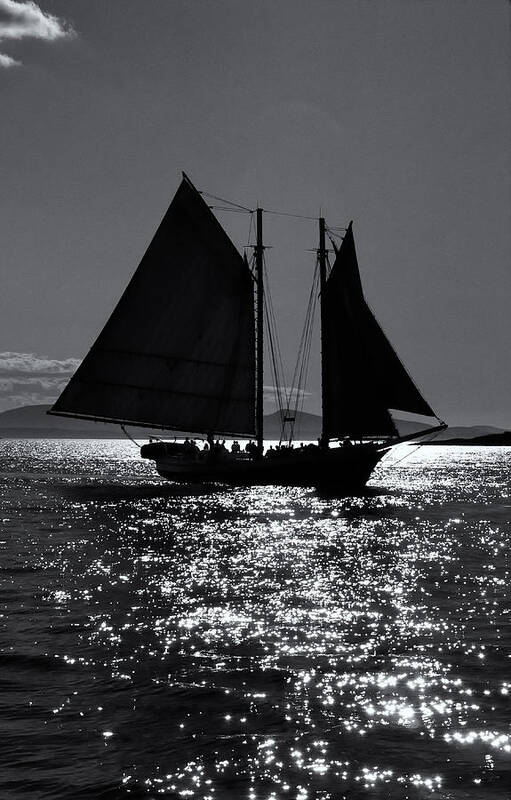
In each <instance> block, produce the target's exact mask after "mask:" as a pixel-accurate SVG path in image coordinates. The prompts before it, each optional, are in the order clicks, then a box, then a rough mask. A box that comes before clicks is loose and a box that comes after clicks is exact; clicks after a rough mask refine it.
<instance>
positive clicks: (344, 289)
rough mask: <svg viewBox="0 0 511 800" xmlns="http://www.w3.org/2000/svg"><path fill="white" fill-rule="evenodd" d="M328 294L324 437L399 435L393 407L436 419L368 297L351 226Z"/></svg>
mask: <svg viewBox="0 0 511 800" xmlns="http://www.w3.org/2000/svg"><path fill="white" fill-rule="evenodd" d="M324 295H325V296H324V297H323V302H324V303H325V304H326V307H325V315H324V318H325V320H326V330H325V331H324V332H323V349H324V354H323V357H324V358H325V359H326V369H325V372H324V377H325V381H326V385H325V386H324V393H325V396H326V398H327V402H326V403H325V408H324V420H323V433H324V435H325V436H328V437H329V438H335V437H344V436H351V437H353V438H363V437H364V436H375V437H376V436H382V437H386V436H393V435H396V433H397V431H396V428H395V425H394V423H393V421H392V417H391V415H390V413H389V409H399V410H401V411H407V412H411V413H413V414H421V415H426V416H435V414H434V412H433V410H432V409H431V407H430V406H429V404H428V403H427V402H426V400H425V399H424V398H423V397H422V395H421V393H420V392H419V390H418V389H417V387H416V386H415V384H414V383H413V381H412V379H411V378H410V376H409V375H408V373H407V371H406V369H405V368H404V366H403V364H402V363H401V361H400V360H399V358H398V356H397V355H396V353H395V351H394V349H393V348H392V345H391V344H390V342H389V341H388V339H387V337H386V336H385V334H384V333H383V331H382V329H381V328H380V326H379V324H378V322H377V321H376V319H375V317H374V315H373V313H372V311H371V309H370V308H369V306H368V304H367V302H366V300H365V298H364V293H363V290H362V284H361V282H360V274H359V269H358V261H357V254H356V251H355V242H354V239H353V230H352V225H351V223H350V225H349V227H348V230H347V231H346V235H345V237H344V239H343V241H342V244H341V247H340V248H339V251H338V253H337V257H336V259H335V262H334V265H333V267H332V271H331V273H330V275H329V277H328V280H327V282H326V287H325V292H324Z"/></svg>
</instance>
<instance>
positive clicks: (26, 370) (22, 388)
mask: <svg viewBox="0 0 511 800" xmlns="http://www.w3.org/2000/svg"><path fill="white" fill-rule="evenodd" d="M79 364H80V359H78V358H64V359H57V358H47V357H46V356H38V355H36V354H35V353H12V352H6V353H0V411H2V410H6V409H8V408H16V407H17V406H23V405H36V404H39V403H51V402H53V401H54V400H56V399H57V397H58V396H59V394H60V392H61V391H62V389H63V388H64V386H65V385H66V383H67V382H68V380H69V378H70V377H71V375H72V374H73V372H74V371H75V370H76V368H77V367H78V366H79Z"/></svg>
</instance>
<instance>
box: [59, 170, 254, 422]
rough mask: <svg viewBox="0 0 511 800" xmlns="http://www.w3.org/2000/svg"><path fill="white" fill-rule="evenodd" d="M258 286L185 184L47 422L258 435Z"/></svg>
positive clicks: (198, 197) (198, 198)
mask: <svg viewBox="0 0 511 800" xmlns="http://www.w3.org/2000/svg"><path fill="white" fill-rule="evenodd" d="M254 330H255V328H254V280H253V277H252V274H251V272H250V269H249V268H248V265H247V263H246V262H245V261H244V260H243V258H242V257H241V255H240V254H239V253H238V251H237V250H236V248H235V247H234V245H233V243H232V242H231V240H230V239H229V237H228V236H227V234H226V233H225V231H224V230H223V228H222V227H221V226H220V224H219V222H218V221H217V219H216V218H215V216H214V215H213V213H212V212H211V210H210V209H209V207H208V206H207V204H206V203H205V202H204V200H203V199H202V197H201V196H200V194H199V193H198V192H197V190H196V189H195V188H194V187H193V185H192V184H191V183H190V181H189V180H188V179H187V178H183V181H182V183H181V185H180V186H179V188H178V190H177V193H176V195H175V197H174V199H173V200H172V203H171V205H170V207H169V209H168V211H167V213H166V214H165V216H164V218H163V221H162V222H161V224H160V227H159V228H158V230H157V232H156V234H155V236H154V238H153V240H152V242H151V244H150V245H149V248H148V249H147V252H146V253H145V255H144V257H143V259H142V261H141V262H140V265H139V267H138V268H137V270H136V272H135V274H134V275H133V278H132V279H131V281H130V283H129V285H128V287H127V289H126V291H125V292H124V294H123V295H122V297H121V299H120V301H119V303H118V304H117V306H116V308H115V310H114V311H113V313H112V315H111V317H110V319H109V320H108V322H107V323H106V325H105V327H104V328H103V330H102V332H101V333H100V335H99V336H98V338H97V340H96V341H95V343H94V344H93V346H92V348H91V350H90V351H89V353H88V355H87V356H86V357H85V359H84V360H83V362H82V364H81V366H80V367H79V368H78V370H77V372H76V373H75V375H74V376H73V378H72V379H71V381H70V382H69V384H68V386H67V387H66V388H65V389H64V391H63V393H62V394H61V396H60V397H59V399H58V400H57V402H56V403H55V405H54V406H53V408H52V409H51V411H50V413H52V414H59V415H63V416H69V415H70V416H74V417H82V418H86V419H95V420H103V421H109V422H118V423H130V424H134V425H142V426H150V427H162V428H169V429H175V430H182V431H194V432H209V431H211V432H214V433H225V434H229V433H231V434H234V435H248V436H251V435H254V433H255V341H254V338H255V334H254Z"/></svg>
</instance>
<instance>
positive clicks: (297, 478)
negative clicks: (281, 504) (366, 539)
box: [141, 442, 388, 493]
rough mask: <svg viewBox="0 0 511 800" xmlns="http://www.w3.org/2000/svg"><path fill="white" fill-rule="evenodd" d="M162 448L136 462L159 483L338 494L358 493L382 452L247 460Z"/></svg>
mask: <svg viewBox="0 0 511 800" xmlns="http://www.w3.org/2000/svg"><path fill="white" fill-rule="evenodd" d="M165 448H166V445H165V443H164V442H161V443H158V444H152V445H145V446H144V447H143V448H142V451H141V453H142V457H143V458H149V459H151V460H153V461H154V462H155V466H156V469H157V471H158V473H159V474H160V475H161V477H162V478H166V479H167V480H170V481H175V482H179V483H203V484H208V483H221V484H227V485H230V486H264V485H276V486H304V487H316V488H318V489H324V490H329V491H335V492H340V493H349V492H353V491H358V490H360V489H362V488H363V487H364V486H365V484H366V483H367V481H368V480H369V478H370V476H371V473H372V471H373V470H374V468H375V466H376V464H377V463H378V461H380V459H381V458H382V457H383V455H384V454H385V453H386V452H387V451H388V447H385V446H383V445H379V446H376V445H373V444H360V445H352V446H350V447H337V448H332V449H328V450H320V448H319V447H310V448H304V449H303V450H285V451H278V452H276V453H275V454H274V455H273V457H272V455H270V456H268V455H266V456H265V457H264V458H256V459H252V458H249V457H247V456H245V455H244V454H243V455H242V454H240V455H238V456H234V455H231V454H219V455H216V454H215V455H214V456H212V455H211V454H210V453H199V454H194V455H193V456H190V455H187V454H173V453H168V452H166V450H165Z"/></svg>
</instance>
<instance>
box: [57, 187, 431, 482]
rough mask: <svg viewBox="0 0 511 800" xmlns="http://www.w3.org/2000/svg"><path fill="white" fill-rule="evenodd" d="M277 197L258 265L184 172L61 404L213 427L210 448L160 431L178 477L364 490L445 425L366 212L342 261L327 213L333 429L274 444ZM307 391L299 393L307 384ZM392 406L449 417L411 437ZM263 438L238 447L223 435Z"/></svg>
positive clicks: (324, 316) (118, 416) (65, 412)
mask: <svg viewBox="0 0 511 800" xmlns="http://www.w3.org/2000/svg"><path fill="white" fill-rule="evenodd" d="M263 213H264V212H263V209H261V208H258V209H256V210H255V218H256V233H257V239H256V244H255V246H254V255H253V265H252V266H251V265H250V263H249V261H248V260H247V258H246V257H243V256H242V255H241V254H240V253H239V251H238V250H237V249H236V247H235V246H234V244H233V242H232V241H231V240H230V238H229V237H228V235H227V233H226V232H225V231H224V229H223V227H222V226H221V225H220V223H219V222H218V220H217V218H216V217H215V215H214V214H213V211H212V209H211V208H210V206H209V205H208V203H207V202H206V200H205V199H204V196H203V194H202V193H201V192H199V191H198V190H197V189H196V188H195V187H194V186H193V184H192V183H191V181H190V180H189V179H188V177H187V176H186V175H183V179H182V181H181V184H180V186H179V188H178V190H177V192H176V194H175V196H174V198H173V200H172V202H171V204H170V206H169V208H168V210H167V212H166V214H165V216H164V218H163V220H162V222H161V224H160V226H159V228H158V230H157V231H156V234H155V235H154V238H153V240H152V241H151V243H150V245H149V247H148V249H147V251H146V253H145V255H144V256H143V258H142V261H141V262H140V265H139V266H138V268H137V270H136V271H135V273H134V275H133V277H132V279H131V281H130V282H129V284H128V286H127V288H126V290H125V291H124V293H123V295H122V296H121V298H120V300H119V302H118V304H117V306H116V307H115V309H114V311H113V312H112V314H111V316H110V318H109V319H108V321H107V323H106V324H105V326H104V328H103V330H102V331H101V333H100V334H99V336H98V337H97V339H96V341H95V342H94V344H93V345H92V347H91V349H90V351H89V353H88V354H87V356H86V357H85V358H84V360H83V361H82V363H81V365H80V366H79V367H78V369H77V370H76V372H75V374H74V375H73V377H72V378H71V380H70V382H69V383H68V385H67V386H66V388H65V389H64V390H63V392H62V394H61V395H60V397H59V398H58V400H57V401H56V403H55V404H54V405H53V407H52V408H51V409H50V410H49V411H48V413H49V414H55V415H61V416H66V417H77V418H80V419H87V420H96V421H103V422H115V423H119V424H120V425H122V426H126V425H136V426H142V427H150V428H153V429H154V428H161V429H162V430H172V431H185V432H187V434H189V433H194V434H195V433H196V434H200V435H203V436H205V437H207V441H208V445H207V446H206V448H207V449H204V450H199V449H198V448H197V447H196V445H195V444H194V443H193V442H192V441H190V440H186V441H185V442H184V443H177V442H165V441H152V442H150V443H149V444H146V445H143V446H142V448H141V455H142V457H143V458H147V459H151V460H153V461H154V462H155V465H156V469H157V471H158V473H159V474H160V475H161V476H162V477H164V478H167V479H169V480H171V481H178V482H189V483H225V484H230V485H245V486H246V485H260V484H263V485H264V484H277V485H293V486H316V487H318V488H326V489H330V490H334V491H338V492H352V491H358V490H360V488H361V487H363V486H364V485H365V483H366V482H367V480H368V479H369V477H370V475H371V473H372V471H373V469H374V467H375V466H376V464H377V463H378V461H379V460H380V459H381V458H382V456H383V455H384V454H385V453H386V452H388V450H389V448H390V447H392V446H394V445H395V444H397V443H400V442H403V441H406V440H408V439H413V438H417V437H418V436H424V435H426V434H429V433H433V432H436V431H439V430H441V429H443V428H445V427H446V426H445V423H443V422H441V421H440V420H439V418H438V417H436V415H435V413H434V412H433V410H432V408H431V406H430V405H429V404H428V402H427V401H426V400H425V399H424V397H423V396H422V394H421V393H420V391H419V390H418V388H417V386H416V385H415V384H414V382H413V381H412V379H411V378H410V376H409V374H408V373H407V371H406V369H405V367H404V366H403V364H402V363H401V361H400V359H399V358H398V356H397V354H396V352H395V351H394V349H393V347H392V345H391V344H390V342H389V341H388V339H387V337H386V336H385V334H384V333H383V330H382V329H381V327H380V325H379V324H378V322H377V320H376V318H375V317H374V315H373V313H372V311H371V309H370V308H369V306H368V304H367V302H366V300H365V297H364V293H363V289H362V284H361V281H360V273H359V268H358V261H357V255H356V250H355V242H354V236H353V226H352V223H351V222H350V224H349V225H348V227H347V229H346V230H345V233H344V236H343V238H342V242H341V244H340V246H338V247H337V246H335V247H334V253H335V260H334V263H333V265H332V267H331V268H330V264H329V256H328V252H329V251H328V250H327V247H326V236H327V235H328V233H329V229H328V228H327V226H326V222H325V219H324V218H322V217H320V218H319V220H318V224H319V245H318V249H317V272H318V290H319V291H318V292H317V293H318V294H319V302H320V317H321V379H322V391H321V394H322V433H321V437H320V438H319V440H318V444H317V445H316V444H308V445H305V446H301V447H293V442H292V436H293V424H294V419H295V414H294V413H293V411H292V410H289V409H285V410H284V412H283V435H284V433H286V434H287V435H286V444H285V445H283V446H282V445H281V446H280V447H279V448H278V449H276V450H274V449H273V448H272V449H269V450H266V452H265V445H264V430H263V427H264V423H263V393H264V386H263V378H264V372H263V370H264V309H265V300H266V298H265V284H264V280H263V272H264V269H263V267H264V261H263V259H264V244H263ZM297 396H298V395H297ZM391 410H393V411H394V410H398V411H399V410H400V411H405V412H410V413H412V414H419V415H423V416H427V417H430V418H432V420H433V419H435V420H436V423H437V424H432V425H431V426H430V427H429V428H426V429H422V430H420V431H419V432H417V433H416V434H411V435H407V436H399V433H398V430H397V427H396V424H395V422H394V419H393V417H392V414H391ZM233 437H240V438H241V437H246V438H249V439H252V440H253V441H250V442H249V445H248V447H247V449H245V450H241V449H240V452H235V453H232V452H231V453H229V452H227V451H226V449H225V448H224V447H223V446H222V444H220V442H219V441H218V440H219V438H233Z"/></svg>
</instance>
